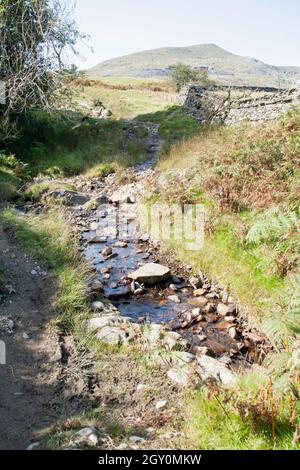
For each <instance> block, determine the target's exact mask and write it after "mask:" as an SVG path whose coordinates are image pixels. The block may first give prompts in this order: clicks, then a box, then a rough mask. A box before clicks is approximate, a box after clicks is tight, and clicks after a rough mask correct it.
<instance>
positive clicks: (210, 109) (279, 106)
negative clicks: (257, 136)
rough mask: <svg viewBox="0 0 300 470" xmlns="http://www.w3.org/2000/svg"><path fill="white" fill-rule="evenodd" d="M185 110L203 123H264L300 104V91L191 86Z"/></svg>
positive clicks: (184, 95)
mask: <svg viewBox="0 0 300 470" xmlns="http://www.w3.org/2000/svg"><path fill="white" fill-rule="evenodd" d="M183 101H184V109H185V110H186V112H187V113H188V114H190V115H192V116H193V117H195V118H196V119H197V120H198V121H199V122H201V123H204V122H217V123H221V124H225V125H233V124H237V123H239V122H241V121H250V122H263V121H271V120H274V119H276V118H277V117H278V116H279V115H280V114H281V113H284V112H287V111H289V110H291V109H293V108H294V107H295V106H297V105H298V106H299V105H300V90H299V89H291V90H283V91H276V90H275V89H274V88H251V87H249V88H245V87H243V88H238V87H235V88H229V87H208V88H204V87H200V86H191V87H190V88H188V90H186V91H185V92H184V93H183Z"/></svg>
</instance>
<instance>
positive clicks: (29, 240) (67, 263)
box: [1, 209, 87, 331]
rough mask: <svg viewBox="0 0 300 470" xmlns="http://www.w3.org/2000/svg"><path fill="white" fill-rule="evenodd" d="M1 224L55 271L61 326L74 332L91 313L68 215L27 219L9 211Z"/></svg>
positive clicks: (52, 214)
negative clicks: (66, 217) (82, 317)
mask: <svg viewBox="0 0 300 470" xmlns="http://www.w3.org/2000/svg"><path fill="white" fill-rule="evenodd" d="M1 222H2V223H3V224H4V225H5V226H7V227H10V228H11V229H12V230H13V231H14V233H15V234H16V236H17V237H18V239H19V240H20V241H21V242H22V244H23V246H24V248H25V249H26V251H27V252H28V253H29V254H31V255H32V256H33V257H34V258H36V259H38V260H39V261H40V262H41V263H43V264H44V266H45V267H46V268H48V269H50V270H51V272H52V275H53V277H54V279H55V280H56V282H57V287H56V288H57V290H56V298H55V307H56V315H57V322H58V323H59V324H60V325H61V327H63V328H66V329H68V330H70V331H71V330H72V329H73V328H74V326H75V324H76V322H78V316H81V315H84V313H85V312H86V311H87V298H86V279H87V270H86V266H85V264H84V263H83V262H82V261H81V260H80V258H79V257H78V251H77V246H76V240H75V238H74V236H73V234H72V231H71V227H70V226H69V225H68V223H67V222H66V220H65V215H64V214H63V212H59V211H57V210H53V211H49V212H48V213H46V214H44V215H32V214H31V215H30V216H25V215H19V214H18V213H17V212H15V211H13V210H11V209H6V210H4V211H3V212H2V214H1Z"/></svg>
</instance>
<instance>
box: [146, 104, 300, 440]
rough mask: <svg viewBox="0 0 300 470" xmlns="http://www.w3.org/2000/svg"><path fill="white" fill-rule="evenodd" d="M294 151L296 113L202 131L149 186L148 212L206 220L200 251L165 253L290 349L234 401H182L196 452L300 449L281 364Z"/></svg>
mask: <svg viewBox="0 0 300 470" xmlns="http://www.w3.org/2000/svg"><path fill="white" fill-rule="evenodd" d="M299 143H300V113H299V112H295V113H292V114H290V115H288V116H286V117H284V118H282V119H280V120H279V121H278V122H277V123H275V124H271V125H265V126H260V127H256V128H253V127H250V126H247V125H244V126H241V127H239V128H221V129H219V128H209V129H205V128H203V129H202V130H201V131H200V132H198V134H196V135H194V136H193V137H191V138H188V139H186V140H184V141H183V142H181V143H178V144H176V145H173V146H171V148H170V149H169V151H168V152H167V153H166V154H165V155H164V156H162V159H161V161H160V163H159V166H158V169H159V172H158V175H157V177H156V178H155V179H154V180H153V181H152V182H150V187H149V189H150V190H152V196H151V198H150V199H149V202H150V203H151V202H157V201H163V202H168V203H173V202H177V203H188V202H190V203H194V202H198V203H201V204H203V205H204V207H205V208H206V211H207V214H208V221H207V226H206V229H207V230H206V237H205V242H204V248H203V249H202V250H198V251H187V250H185V249H184V247H183V246H182V243H177V242H175V241H169V242H166V243H165V247H166V248H167V250H168V251H170V250H171V251H173V255H174V256H175V257H177V258H179V259H180V260H181V261H182V260H183V261H185V262H188V263H190V264H191V265H192V266H193V267H194V270H195V272H197V269H199V268H200V269H202V270H204V271H205V272H206V273H207V274H209V275H211V277H213V278H215V279H217V280H218V281H221V282H222V283H223V284H224V285H225V286H227V287H228V290H229V291H230V292H232V293H233V294H234V295H235V296H236V297H237V298H238V299H239V301H240V303H241V306H242V308H243V310H244V311H247V312H248V313H249V314H250V315H251V318H253V317H254V319H255V323H257V322H258V323H260V326H261V327H264V328H266V331H267V332H268V333H269V334H270V335H271V336H270V337H271V338H272V339H274V338H277V339H278V340H279V341H282V343H281V344H282V346H283V345H284V344H285V347H286V348H287V347H288V349H287V351H286V352H283V353H281V354H276V355H275V356H270V359H269V361H268V362H267V363H266V365H267V364H269V366H270V369H269V372H270V375H271V377H272V380H271V379H270V378H268V375H267V374H266V371H265V372H263V373H262V375H261V376H257V375H255V374H254V375H252V374H250V375H248V377H246V378H245V379H243V380H242V381H241V382H240V384H239V386H238V388H237V390H236V391H235V393H233V394H229V395H227V394H226V393H225V394H224V393H221V394H220V393H219V392H217V393H215V392H214V391H212V392H210V391H209V392H207V391H205V390H199V391H197V392H196V393H195V395H194V397H193V399H192V400H190V399H188V400H187V402H186V410H187V415H186V430H187V433H188V434H189V436H190V439H191V441H192V445H193V447H194V448H199V449H203V448H204V449H291V448H298V447H299V442H298V440H297V439H296V440H295V435H296V434H295V429H297V426H299V410H298V412H297V411H295V410H297V409H298V407H299V400H298V398H297V397H298V396H299V395H298V394H299V384H298V385H297V380H296V379H295V377H296V376H297V373H296V375H295V369H294V367H295V365H294V366H293V368H291V364H292V363H291V362H289V361H290V360H291V350H292V351H293V350H295V348H296V347H297V342H296V341H295V340H296V339H297V334H299V329H300V328H299V302H298V307H297V292H298V297H299V299H300V295H299V278H300V276H299V261H300V243H299V230H300V225H299V222H300V217H299V209H298V208H299V200H300V197H299V196H300V194H299V181H300V146H299ZM161 181H162V183H160V182H161ZM250 235H251V237H250ZM254 235H255V236H254ZM255 237H256V238H255ZM253 240H255V242H254V241H253ZM297 273H298V274H297ZM297 279H298V281H297ZM288 288H290V290H291V292H289V291H288ZM285 290H286V294H285V293H284V292H285ZM291 296H292V297H291ZM291 300H292V305H293V306H294V307H295V308H294V310H293V315H290V314H291V311H290V310H291V309H290V304H289V303H290V302H291ZM289 315H290V316H289ZM262 321H263V325H262V324H261V322H262ZM267 326H268V329H267ZM278 330H279V334H278ZM275 335H276V336H275ZM284 341H285V343H284ZM279 344H280V343H279ZM287 344H289V346H287ZM291 410H292V411H291ZM294 411H295V413H294ZM297 413H298V414H297Z"/></svg>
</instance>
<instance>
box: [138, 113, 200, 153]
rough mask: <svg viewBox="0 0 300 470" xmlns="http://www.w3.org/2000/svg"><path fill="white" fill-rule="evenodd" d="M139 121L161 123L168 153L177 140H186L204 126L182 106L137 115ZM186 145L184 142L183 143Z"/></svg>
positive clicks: (165, 150) (161, 131) (160, 132)
mask: <svg viewBox="0 0 300 470" xmlns="http://www.w3.org/2000/svg"><path fill="white" fill-rule="evenodd" d="M136 120H138V121H145V122H152V123H155V124H159V125H160V127H159V134H160V135H161V137H163V138H164V139H165V144H164V148H163V150H162V153H163V154H167V153H168V151H169V150H170V147H171V144H173V143H174V142H177V141H183V142H184V141H185V139H188V138H190V137H192V136H194V135H196V134H198V133H199V132H201V130H202V128H201V126H200V125H199V123H198V121H197V120H196V119H194V118H193V117H190V116H188V115H187V114H186V113H185V112H184V111H183V108H182V106H179V105H176V106H169V107H167V108H166V109H164V110H162V111H156V112H154V113H153V112H152V113H148V114H142V115H139V116H137V117H136ZM182 145H184V143H183V144H182Z"/></svg>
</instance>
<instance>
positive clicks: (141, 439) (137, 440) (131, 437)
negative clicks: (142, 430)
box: [129, 436, 145, 442]
mask: <svg viewBox="0 0 300 470" xmlns="http://www.w3.org/2000/svg"><path fill="white" fill-rule="evenodd" d="M129 440H130V441H131V442H145V439H144V438H143V437H140V436H130V437H129Z"/></svg>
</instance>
